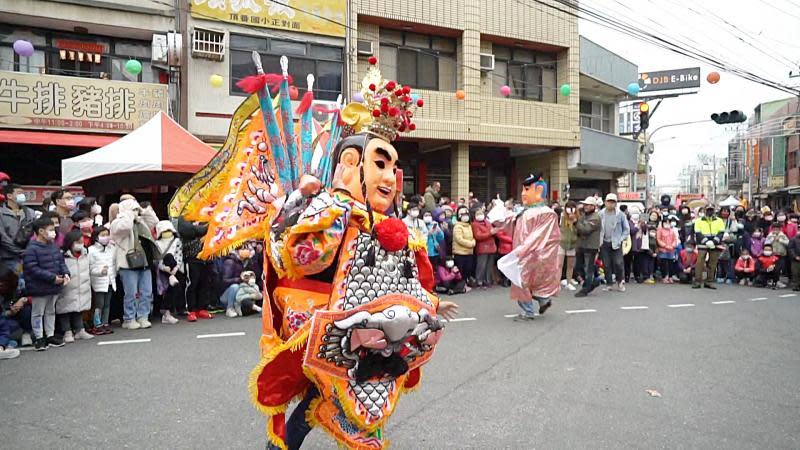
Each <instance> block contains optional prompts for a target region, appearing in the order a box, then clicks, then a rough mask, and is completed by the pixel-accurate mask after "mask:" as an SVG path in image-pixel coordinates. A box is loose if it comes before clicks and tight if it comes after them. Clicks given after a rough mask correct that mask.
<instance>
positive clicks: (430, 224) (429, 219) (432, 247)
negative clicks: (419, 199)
mask: <svg viewBox="0 0 800 450" xmlns="http://www.w3.org/2000/svg"><path fill="white" fill-rule="evenodd" d="M440 212H441V210H439V209H438V208H437V209H436V210H434V211H433V212H428V211H425V214H423V215H422V221H423V222H424V223H425V226H426V227H427V229H428V259H429V260H430V262H431V267H433V270H436V262H437V261H439V252H440V246H441V244H442V242H444V231H442V229H441V227H439V223H438V222H437V221H435V220H434V219H433V218H434V213H437V214H438V213H440Z"/></svg>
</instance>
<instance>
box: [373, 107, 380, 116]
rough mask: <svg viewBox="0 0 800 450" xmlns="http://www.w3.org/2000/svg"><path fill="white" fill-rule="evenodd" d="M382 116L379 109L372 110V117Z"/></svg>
mask: <svg viewBox="0 0 800 450" xmlns="http://www.w3.org/2000/svg"><path fill="white" fill-rule="evenodd" d="M380 116H381V112H380V110H377V109H373V110H372V117H380Z"/></svg>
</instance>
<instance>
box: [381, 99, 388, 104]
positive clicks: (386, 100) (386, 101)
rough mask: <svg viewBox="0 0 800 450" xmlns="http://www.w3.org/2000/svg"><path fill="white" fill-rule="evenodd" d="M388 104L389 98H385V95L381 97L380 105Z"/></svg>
mask: <svg viewBox="0 0 800 450" xmlns="http://www.w3.org/2000/svg"><path fill="white" fill-rule="evenodd" d="M388 104H389V99H388V98H386V97H383V98H381V105H388Z"/></svg>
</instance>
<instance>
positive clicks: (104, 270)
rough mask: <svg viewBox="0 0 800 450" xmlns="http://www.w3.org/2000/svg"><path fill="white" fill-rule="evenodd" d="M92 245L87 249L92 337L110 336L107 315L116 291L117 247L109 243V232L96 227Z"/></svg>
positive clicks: (103, 228)
mask: <svg viewBox="0 0 800 450" xmlns="http://www.w3.org/2000/svg"><path fill="white" fill-rule="evenodd" d="M92 239H93V241H94V244H92V246H91V247H89V272H90V276H91V280H92V306H93V308H94V314H93V317H92V323H93V325H94V328H93V329H91V330H89V332H90V333H92V334H94V335H102V334H111V333H113V331H112V330H111V326H110V325H109V319H108V316H109V313H110V311H111V298H112V297H113V296H114V291H116V290H117V245H116V244H114V243H113V242H111V231H109V230H108V228H105V227H97V228H95V229H94V231H93V232H92Z"/></svg>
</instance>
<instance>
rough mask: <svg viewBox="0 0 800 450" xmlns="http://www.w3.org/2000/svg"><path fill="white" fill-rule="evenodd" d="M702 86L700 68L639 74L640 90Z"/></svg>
mask: <svg viewBox="0 0 800 450" xmlns="http://www.w3.org/2000/svg"><path fill="white" fill-rule="evenodd" d="M699 87H700V68H699V67H689V68H687V69H673V70H661V71H658V72H642V73H640V74H639V88H640V89H641V90H640V92H652V91H668V90H672V89H687V88H699Z"/></svg>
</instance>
